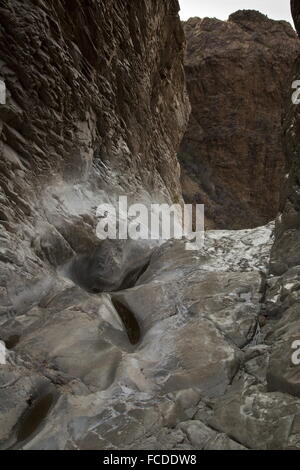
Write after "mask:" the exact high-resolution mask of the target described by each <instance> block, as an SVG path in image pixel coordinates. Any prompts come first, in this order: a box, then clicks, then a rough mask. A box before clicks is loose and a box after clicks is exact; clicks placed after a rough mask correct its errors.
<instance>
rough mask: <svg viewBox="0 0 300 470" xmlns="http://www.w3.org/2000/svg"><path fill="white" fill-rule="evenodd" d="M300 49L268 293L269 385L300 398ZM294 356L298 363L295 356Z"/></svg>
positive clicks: (289, 102) (296, 18)
mask: <svg viewBox="0 0 300 470" xmlns="http://www.w3.org/2000/svg"><path fill="white" fill-rule="evenodd" d="M291 7H292V14H293V17H294V22H295V26H296V28H297V31H298V34H300V24H299V13H300V9H299V2H298V1H292V2H291ZM299 53H300V49H298V57H297V60H296V62H295V64H294V67H293V70H292V74H291V78H290V83H289V95H288V96H287V99H286V102H285V116H284V122H283V133H284V147H285V152H286V155H287V161H288V173H287V179H286V181H285V185H284V186H283V188H282V197H281V205H280V212H279V214H278V217H277V220H276V229H275V243H274V246H273V248H272V253H271V263H270V277H269V280H268V284H269V289H268V291H267V298H266V300H267V311H268V315H269V317H270V318H271V319H272V321H273V328H272V332H270V334H269V337H268V340H269V341H270V342H271V343H272V344H273V348H272V355H271V359H270V366H269V370H268V383H269V387H270V389H271V390H279V391H283V392H288V393H290V394H293V395H296V396H298V397H299V396H300V368H299V362H298V358H299V355H298V354H297V347H296V346H297V344H300V343H297V341H298V342H299V340H300V322H299V308H300V298H299V289H300V256H299V253H300V251H299V250H300V197H299V196H300V189H299V182H300V159H299V143H300V131H299V129H300V108H299V105H298V104H294V103H293V102H292V94H293V93H294V92H295V87H294V88H292V84H293V82H294V81H296V80H299V77H300V56H299ZM293 352H294V353H295V354H294V359H293V360H294V362H293V360H292V357H291V356H292V354H293Z"/></svg>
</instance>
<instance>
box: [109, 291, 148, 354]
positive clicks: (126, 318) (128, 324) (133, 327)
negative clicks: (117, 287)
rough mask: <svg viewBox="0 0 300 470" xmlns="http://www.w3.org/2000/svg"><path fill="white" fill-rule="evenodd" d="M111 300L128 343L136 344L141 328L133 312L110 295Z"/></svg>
mask: <svg viewBox="0 0 300 470" xmlns="http://www.w3.org/2000/svg"><path fill="white" fill-rule="evenodd" d="M111 301H112V303H113V306H114V307H115V309H116V311H117V313H118V315H119V317H120V319H121V320H122V323H123V325H124V327H125V329H126V332H127V336H128V339H129V341H130V343H131V344H133V345H135V344H137V343H138V342H139V340H140V338H141V330H140V326H139V324H138V322H137V320H136V318H135V316H134V314H133V313H132V312H131V310H129V308H128V307H127V306H125V305H124V304H123V303H121V302H120V301H119V300H117V299H115V298H113V297H112V298H111Z"/></svg>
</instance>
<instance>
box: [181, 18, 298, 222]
mask: <svg viewBox="0 0 300 470" xmlns="http://www.w3.org/2000/svg"><path fill="white" fill-rule="evenodd" d="M184 30H185V34H186V38H187V51H186V57H185V70H186V76H187V86H188V92H189V96H190V101H191V104H192V114H191V117H190V123H189V127H188V130H187V132H186V134H185V137H184V140H183V142H182V145H181V149H180V154H179V156H180V161H181V164H182V168H183V170H182V186H183V193H184V197H185V199H186V200H187V201H188V202H197V203H204V204H205V205H206V218H207V226H208V227H211V226H213V227H216V228H234V229H236V228H251V227H254V226H258V225H263V224H265V223H266V222H268V221H270V220H272V219H273V218H275V216H276V214H277V212H278V207H279V190H280V187H281V185H282V178H283V177H284V168H285V156H284V152H283V148H282V141H281V118H282V113H283V97H284V93H285V91H287V89H288V88H289V82H288V75H289V71H290V69H291V67H292V64H293V61H294V59H295V58H296V55H297V50H298V48H299V40H298V39H297V37H296V35H295V33H294V31H293V29H292V27H291V26H290V25H289V24H288V23H287V22H285V21H273V20H270V19H268V18H267V17H266V16H264V15H262V14H261V13H259V12H256V11H252V10H243V11H238V12H236V13H234V14H232V15H231V16H230V17H229V19H228V21H219V20H217V19H209V18H204V19H200V18H191V19H189V20H188V21H187V22H185V23H184Z"/></svg>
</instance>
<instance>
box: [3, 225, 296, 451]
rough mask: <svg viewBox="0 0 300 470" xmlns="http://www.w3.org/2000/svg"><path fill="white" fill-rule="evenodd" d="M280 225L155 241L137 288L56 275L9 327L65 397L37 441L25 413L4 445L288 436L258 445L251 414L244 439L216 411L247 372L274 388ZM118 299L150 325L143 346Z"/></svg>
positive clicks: (20, 354)
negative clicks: (272, 297) (264, 342)
mask: <svg viewBox="0 0 300 470" xmlns="http://www.w3.org/2000/svg"><path fill="white" fill-rule="evenodd" d="M271 234H272V226H268V227H262V228H259V229H255V230H244V231H239V232H226V231H223V232H217V231H216V232H214V231H213V232H207V234H206V242H205V245H204V248H203V249H201V250H200V251H195V252H191V251H189V250H186V249H185V242H184V241H175V240H174V241H169V242H167V243H165V244H164V245H162V246H160V247H159V248H156V249H154V251H153V253H152V256H151V259H150V263H149V266H148V267H147V268H146V270H145V272H144V273H143V274H142V275H141V276H140V278H139V280H138V282H137V284H136V285H135V286H134V287H131V288H129V289H125V290H121V291H117V292H113V293H110V294H108V293H105V294H97V295H94V294H91V293H88V292H85V291H83V290H82V289H81V288H80V287H79V286H74V284H73V283H72V282H71V281H70V280H67V279H66V278H60V279H57V280H56V282H53V286H52V295H51V296H49V295H47V296H46V298H45V299H44V300H43V299H42V300H41V301H40V303H39V304H38V305H35V306H33V307H32V308H31V309H29V310H28V311H27V312H26V314H24V315H20V316H18V317H17V318H16V320H15V322H14V324H11V325H10V324H7V325H4V326H3V327H2V334H3V337H4V340H5V339H6V338H9V337H11V334H12V331H11V330H13V331H14V332H15V333H16V332H18V335H19V340H18V342H17V344H16V345H15V346H14V348H13V351H12V352H11V354H13V355H14V360H15V361H16V358H17V359H18V360H19V361H26V364H27V365H26V366H24V365H23V366H22V362H21V363H20V365H19V366H18V367H21V368H22V367H23V368H24V367H28V364H29V365H30V366H29V367H30V368H31V369H32V370H33V371H35V372H37V371H38V372H39V373H40V374H41V375H42V376H43V377H44V378H45V379H46V380H49V381H50V382H51V383H52V384H55V386H56V388H57V389H58V393H59V396H58V398H57V399H56V402H55V404H54V405H53V407H51V408H50V410H49V413H48V415H47V417H46V419H44V420H43V422H42V423H40V424H39V426H38V428H37V429H36V430H35V431H34V432H33V433H32V434H31V435H30V436H27V439H26V440H24V441H20V440H18V435H19V434H20V433H19V432H18V427H19V426H20V424H19V422H18V420H17V418H16V423H15V430H14V433H13V434H12V433H11V434H10V436H9V439H8V440H7V441H6V440H4V442H3V444H2V445H3V446H4V447H5V446H7V445H8V444H9V446H10V447H13V448H24V449H47V448H55V449H71V448H74V449H114V448H118V449H130V448H135V449H136V448H144V449H145V448H151V449H153V448H154V449H172V448H176V449H241V448H245V447H251V446H253V447H268V446H269V447H272V445H273V444H274V442H275V443H276V444H277V441H271V443H270V444H268V441H267V440H266V441H264V442H261V443H260V444H258V442H257V441H256V440H255V438H254V437H250V436H249V433H250V434H252V432H251V423H250V424H249V426H248V424H247V425H246V429H245V431H244V437H243V438H241V437H240V436H237V435H235V436H233V434H232V432H231V428H230V427H226V426H223V424H222V425H221V424H218V423H219V421H216V420H217V418H218V412H217V413H216V412H215V407H216V410H218V409H219V408H218V407H219V406H220V400H223V399H226V397H227V396H228V394H230V393H232V387H233V385H232V383H235V381H236V380H237V379H236V377H240V376H241V377H242V380H244V381H246V380H248V381H250V382H251V381H252V382H253V383H254V384H255V386H257V387H258V389H257V390H256V389H255V390H256V393H257V394H258V395H259V399H260V400H262V401H263V398H261V395H260V392H261V390H263V391H264V393H266V390H265V388H264V387H265V385H263V384H265V376H264V377H261V376H260V373H259V371H261V368H262V364H263V367H264V365H265V362H266V360H267V358H268V348H267V347H261V348H260V347H259V346H255V345H256V343H257V341H258V338H259V331H260V327H259V323H258V321H259V315H260V314H261V301H262V298H263V292H262V285H263V280H262V277H263V275H264V271H265V270H266V262H267V259H268V254H269V252H270V248H271V244H272V239H271ZM249 250H251V257H250V258H249V259H250V262H247V257H248V255H249ZM218 260H219V261H218ZM116 301H117V302H118V303H119V304H121V305H123V306H125V307H126V309H127V310H128V311H129V312H131V313H132V315H133V316H134V318H135V319H136V321H137V322H138V324H139V328H140V332H139V334H140V336H139V340H138V342H137V343H135V344H132V343H131V342H130V337H129V335H128V334H127V331H126V324H125V323H124V322H123V321H122V319H121V318H120V316H119V315H118V311H117V309H116V306H117V305H118V303H116ZM16 363H17V362H16ZM244 366H245V370H244ZM5 367H6V366H5ZM7 367H11V365H9V366H7ZM243 370H244V372H242V371H243ZM255 374H256V375H257V377H256V378H255ZM249 393H250V392H249ZM229 396H230V395H229ZM20 402H21V403H20V404H19V406H21V404H22V400H21V399H20ZM261 406H262V407H263V404H262V405H261ZM263 412H264V411H263V410H262V413H263ZM282 413H283V414H284V413H285V411H283V412H282ZM218 419H219V418H218ZM270 419H271V420H275V417H273V418H270ZM230 422H231V420H230V419H229V418H228V426H229V423H230ZM272 422H273V421H272ZM262 426H264V427H267V426H268V423H262ZM267 429H269V428H267ZM58 430H59V432H58ZM257 439H258V438H257ZM287 442H288V439H287V440H286V442H285V441H284V444H286V445H287ZM274 445H275V444H274Z"/></svg>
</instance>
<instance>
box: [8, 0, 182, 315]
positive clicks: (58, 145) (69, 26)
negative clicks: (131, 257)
mask: <svg viewBox="0 0 300 470" xmlns="http://www.w3.org/2000/svg"><path fill="white" fill-rule="evenodd" d="M178 9H179V7H178V3H177V1H176V0H167V1H166V2H163V3H162V2H159V1H155V0H153V1H150V2H148V1H146V0H145V1H141V2H138V5H137V4H135V5H134V6H133V5H132V2H130V1H126V2H124V1H123V0H120V1H115V0H111V1H109V0H108V1H105V2H104V3H103V2H99V1H97V0H92V1H89V2H85V1H81V0H71V1H67V0H60V1H42V0H41V1H38V0H30V1H28V2H23V1H18V0H15V1H3V2H1V5H0V79H1V80H2V82H4V83H5V86H6V104H5V105H1V109H0V152H1V158H0V187H1V199H0V221H1V253H0V263H1V278H0V285H1V289H2V291H1V292H2V294H3V296H1V301H0V302H1V305H2V304H4V305H5V306H7V303H10V301H11V297H12V296H13V297H14V296H16V295H17V293H16V290H17V289H18V288H17V287H16V286H17V285H19V284H20V285H23V284H24V281H26V282H30V281H31V280H34V279H35V278H36V277H37V275H38V272H39V271H40V270H41V269H44V268H45V269H48V268H49V267H50V268H51V267H56V266H57V265H58V264H61V263H62V262H64V261H65V260H67V259H69V258H70V257H71V256H72V255H74V254H75V253H78V252H83V251H86V250H89V251H91V250H92V247H93V246H97V245H98V240H97V239H96V235H95V227H96V217H95V216H96V208H97V206H98V204H100V203H102V202H112V203H113V204H114V203H115V200H116V198H117V196H118V195H125V194H126V195H127V196H128V198H129V199H130V200H135V199H137V200H139V201H141V200H145V201H151V200H153V201H154V200H156V201H164V200H165V201H173V202H174V201H175V202H180V201H181V188H180V183H179V164H178V161H177V156H176V153H177V149H178V145H179V143H180V141H181V137H182V134H183V131H184V129H185V126H186V121H187V117H188V113H189V104H188V99H187V96H186V91H185V85H184V71H183V66H182V55H183V43H184V35H183V31H182V28H181V25H180V22H179V19H178ZM7 289H8V291H9V292H8V293H7ZM6 294H8V295H6ZM3 299H4V300H3ZM12 303H13V302H12ZM0 308H1V307H0Z"/></svg>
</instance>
